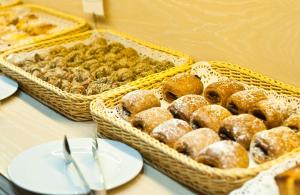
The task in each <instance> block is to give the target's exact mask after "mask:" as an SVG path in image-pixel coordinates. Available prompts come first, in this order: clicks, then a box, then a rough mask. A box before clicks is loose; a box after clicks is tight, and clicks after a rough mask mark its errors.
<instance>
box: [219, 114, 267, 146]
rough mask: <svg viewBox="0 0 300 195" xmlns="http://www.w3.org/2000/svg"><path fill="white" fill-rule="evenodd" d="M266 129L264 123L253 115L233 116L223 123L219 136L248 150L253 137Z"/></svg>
mask: <svg viewBox="0 0 300 195" xmlns="http://www.w3.org/2000/svg"><path fill="white" fill-rule="evenodd" d="M265 129H266V126H265V124H264V123H263V121H262V120H260V119H258V118H256V117H255V116H253V115H251V114H240V115H232V116H229V117H227V118H225V119H224V120H223V121H222V122H221V125H220V129H219V135H220V137H221V138H222V139H228V140H232V141H236V142H237V143H239V144H241V145H242V146H244V148H245V149H247V150H248V149H249V146H250V142H251V139H252V137H253V136H254V135H255V134H256V133H257V132H259V131H263V130H265Z"/></svg>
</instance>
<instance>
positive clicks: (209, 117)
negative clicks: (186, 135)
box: [190, 105, 231, 132]
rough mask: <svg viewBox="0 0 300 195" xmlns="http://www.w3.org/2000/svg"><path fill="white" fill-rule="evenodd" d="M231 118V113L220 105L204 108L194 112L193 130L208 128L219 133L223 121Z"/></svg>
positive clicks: (191, 122)
mask: <svg viewBox="0 0 300 195" xmlns="http://www.w3.org/2000/svg"><path fill="white" fill-rule="evenodd" d="M229 116H231V113H230V112H229V111H228V110H227V109H226V108H224V107H222V106H219V105H207V106H202V107H201V108H199V109H198V110H196V111H195V112H193V114H192V116H191V120H190V124H191V126H192V127H193V129H198V128H202V127H208V128H211V129H213V130H214V131H216V132H218V131H219V128H220V124H221V122H222V121H223V119H225V118H227V117H229Z"/></svg>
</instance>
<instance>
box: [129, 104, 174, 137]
mask: <svg viewBox="0 0 300 195" xmlns="http://www.w3.org/2000/svg"><path fill="white" fill-rule="evenodd" d="M172 118H173V116H172V114H171V113H170V112H169V111H168V110H166V109H163V108H160V107H153V108H149V109H147V110H144V111H142V112H139V113H138V114H136V115H135V116H134V117H133V120H132V122H131V124H132V126H134V127H136V128H138V129H140V130H142V131H144V132H146V133H151V131H152V130H153V129H154V128H155V127H156V126H158V125H159V124H161V123H163V122H165V121H167V120H170V119H172Z"/></svg>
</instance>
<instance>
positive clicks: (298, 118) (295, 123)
mask: <svg viewBox="0 0 300 195" xmlns="http://www.w3.org/2000/svg"><path fill="white" fill-rule="evenodd" d="M282 125H283V126H286V127H289V128H291V129H292V130H294V131H296V132H299V130H300V115H299V114H293V115H291V116H290V117H288V118H287V119H286V120H285V121H284V122H283V124H282Z"/></svg>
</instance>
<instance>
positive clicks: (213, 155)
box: [196, 140, 249, 169]
mask: <svg viewBox="0 0 300 195" xmlns="http://www.w3.org/2000/svg"><path fill="white" fill-rule="evenodd" d="M196 160H197V161H198V162H200V163H203V164H206V165H209V166H211V167H216V168H221V169H228V168H247V167H248V165H249V157H248V153H247V150H246V149H245V148H244V147H243V146H241V145H240V144H239V143H236V142H233V141H230V140H223V141H219V142H216V143H213V144H211V145H209V146H207V147H206V148H204V149H203V150H202V151H201V152H200V153H199V155H198V156H197V158H196Z"/></svg>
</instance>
